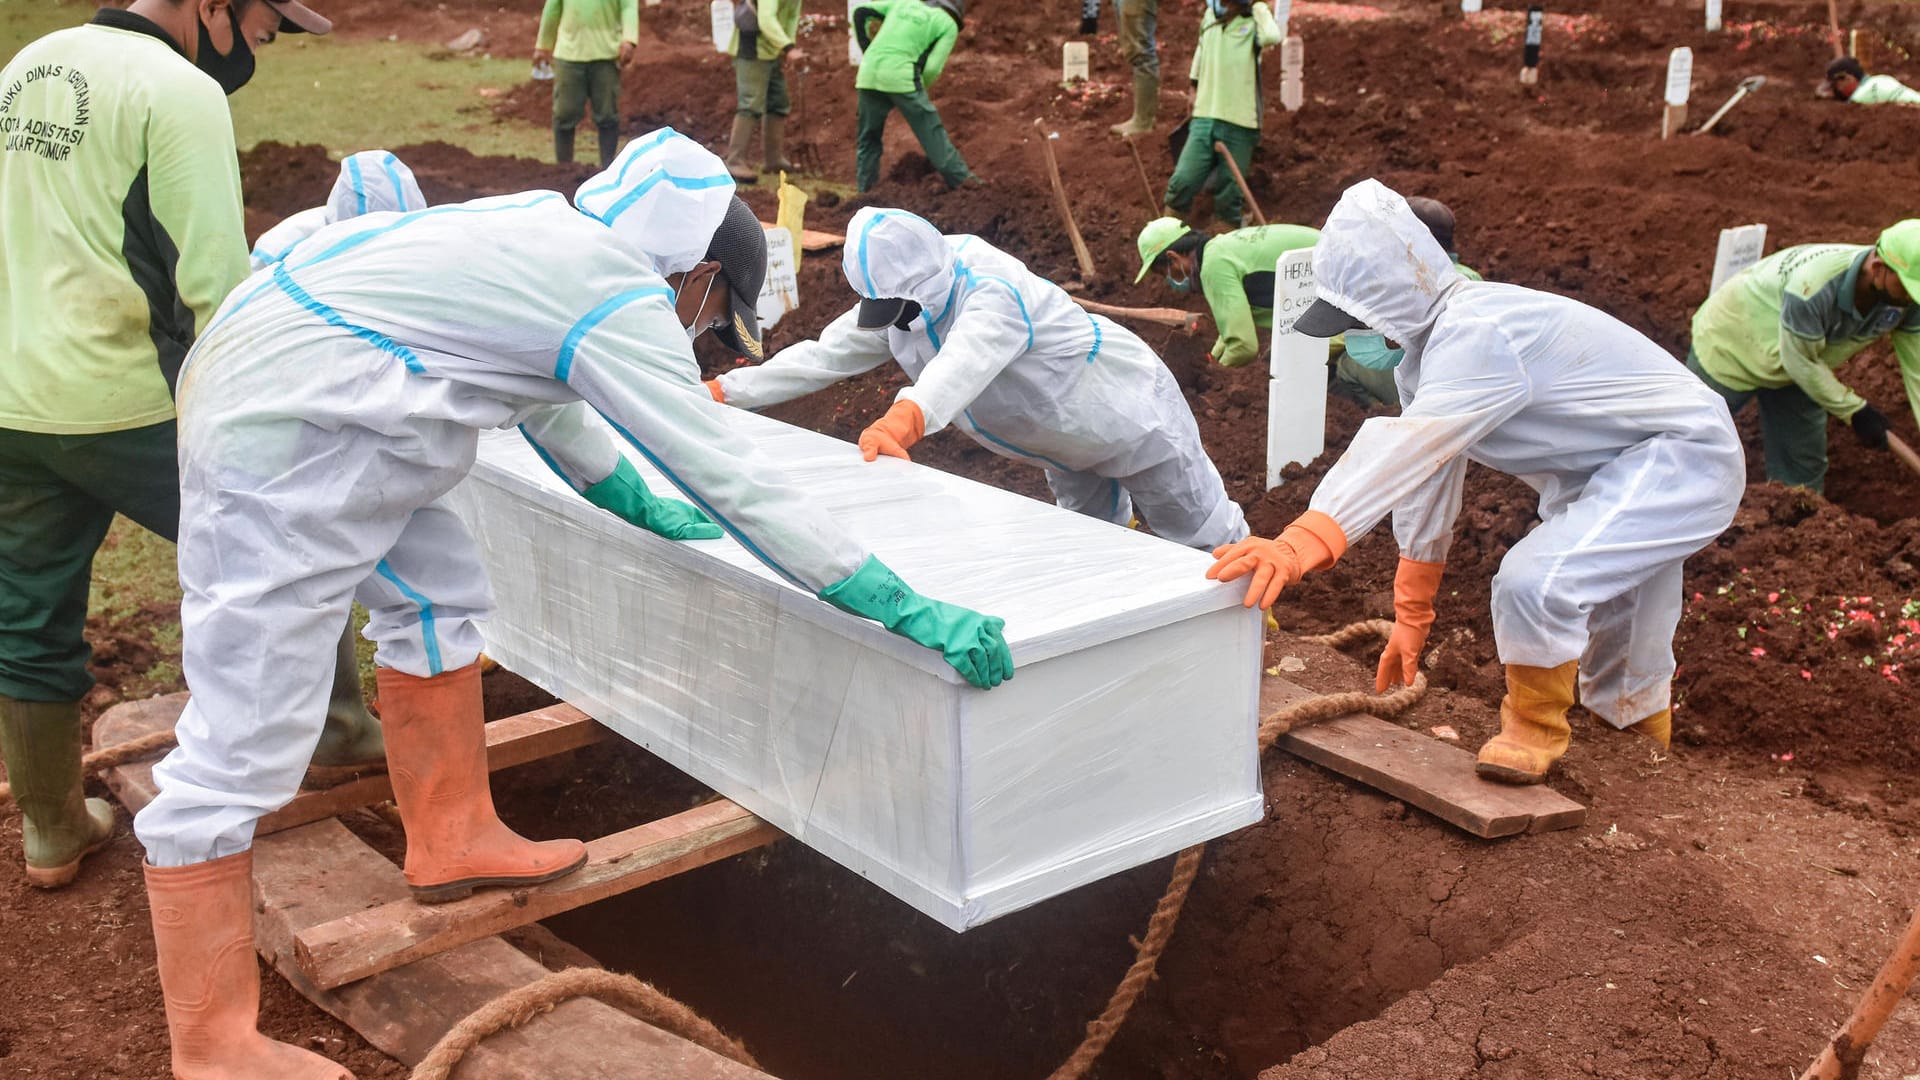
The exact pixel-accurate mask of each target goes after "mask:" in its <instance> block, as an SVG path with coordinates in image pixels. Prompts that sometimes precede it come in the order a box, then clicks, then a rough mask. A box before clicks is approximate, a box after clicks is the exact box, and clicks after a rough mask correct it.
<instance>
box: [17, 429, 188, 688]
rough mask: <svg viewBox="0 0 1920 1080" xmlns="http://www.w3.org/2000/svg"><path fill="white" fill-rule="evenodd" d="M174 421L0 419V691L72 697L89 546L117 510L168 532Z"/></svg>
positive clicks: (77, 684) (175, 500)
mask: <svg viewBox="0 0 1920 1080" xmlns="http://www.w3.org/2000/svg"><path fill="white" fill-rule="evenodd" d="M174 461H175V457H174V424H173V421H171V420H169V421H167V422H166V423H164V424H154V425H153V426H151V427H143V428H134V429H132V430H130V431H115V432H110V433H108V434H104V435H43V434H39V433H36V432H30V431H13V430H9V429H5V428H0V696H5V697H10V698H13V699H15V700H18V701H48V702H57V701H77V700H79V699H80V698H82V697H85V696H86V693H87V691H88V690H90V689H92V688H93V676H91V675H89V674H88V673H87V660H88V659H89V658H90V657H91V656H92V655H93V651H92V649H90V648H89V647H88V646H87V640H86V637H85V636H84V635H83V631H84V630H85V629H86V625H87V587H88V584H89V583H90V581H91V579H92V575H93V553H94V552H95V551H96V550H98V549H99V547H100V541H101V540H103V539H104V538H105V537H106V535H107V529H108V527H109V526H111V525H112V524H113V515H114V513H115V512H116V511H118V512H119V513H122V514H125V515H126V516H128V517H130V518H132V519H133V520H134V521H136V522H138V523H139V524H140V525H142V526H143V527H145V528H147V529H150V530H152V531H153V532H155V533H157V534H159V535H161V536H164V537H166V538H167V539H168V540H172V539H174V538H175V536H176V534H177V533H178V532H179V528H180V481H179V477H178V474H177V471H176V466H175V464H174Z"/></svg>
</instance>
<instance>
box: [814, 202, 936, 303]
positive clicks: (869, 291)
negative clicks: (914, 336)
mask: <svg viewBox="0 0 1920 1080" xmlns="http://www.w3.org/2000/svg"><path fill="white" fill-rule="evenodd" d="M953 263H954V258H953V251H952V249H950V248H948V247H947V238H946V237H944V236H942V235H940V230H939V229H936V228H934V227H933V224H932V223H931V222H929V221H927V220H926V219H925V218H921V217H919V216H916V215H914V214H910V213H908V212H906V211H905V210H883V209H879V208H877V207H871V206H869V207H865V208H862V209H861V210H860V212H858V213H856V214H854V215H853V220H852V221H849V222H848V223H847V246H846V248H845V249H844V251H843V252H842V254H841V256H840V265H841V268H842V269H843V270H844V271H845V272H846V275H847V284H849V285H851V286H853V291H854V292H857V293H859V294H860V295H861V296H863V297H865V298H866V299H868V300H912V301H914V302H915V303H917V304H919V305H920V306H921V308H923V309H924V310H925V311H926V312H927V313H928V315H927V317H928V318H937V317H939V315H940V314H941V313H943V312H944V311H946V308H947V297H948V296H949V295H951V294H952V292H953Z"/></svg>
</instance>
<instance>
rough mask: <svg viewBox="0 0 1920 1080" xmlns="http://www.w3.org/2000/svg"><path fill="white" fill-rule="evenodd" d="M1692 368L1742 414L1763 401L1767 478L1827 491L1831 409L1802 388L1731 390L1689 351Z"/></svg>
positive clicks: (1762, 436)
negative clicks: (1821, 404)
mask: <svg viewBox="0 0 1920 1080" xmlns="http://www.w3.org/2000/svg"><path fill="white" fill-rule="evenodd" d="M1687 370H1688V371H1691V372H1693V373H1694V374H1695V375H1698V376H1700V381H1702V382H1704V383H1706V384H1707V385H1708V386H1710V387H1712V388H1713V392H1714V393H1716V394H1719V395H1720V396H1721V397H1723V398H1725V399H1726V401H1727V408H1728V410H1730V411H1731V412H1733V413H1735V414H1736V415H1737V414H1738V413H1739V412H1740V410H1741V409H1744V408H1746V405H1747V402H1749V401H1757V402H1759V403H1760V442H1761V444H1762V446H1763V447H1764V448H1765V450H1766V458H1767V479H1769V480H1778V481H1779V482H1781V483H1783V484H1786V485H1787V486H1788V487H1801V488H1807V489H1808V490H1811V491H1816V492H1818V491H1824V490H1826V486H1827V410H1825V409H1823V408H1821V407H1820V406H1819V404H1818V403H1817V402H1815V401H1814V400H1813V399H1812V398H1810V397H1808V396H1807V393H1806V391H1804V390H1802V389H1800V388H1799V387H1798V386H1792V385H1788V386H1782V387H1778V388H1775V389H1769V390H1731V389H1728V388H1727V387H1725V386H1722V385H1720V384H1719V383H1717V382H1715V381H1714V379H1713V376H1711V375H1709V374H1707V370H1706V369H1705V368H1703V367H1701V366H1700V357H1699V356H1698V355H1697V354H1695V353H1694V351H1693V350H1692V349H1688V350H1687Z"/></svg>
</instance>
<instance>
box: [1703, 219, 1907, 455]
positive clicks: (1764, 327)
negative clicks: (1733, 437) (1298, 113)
mask: <svg viewBox="0 0 1920 1080" xmlns="http://www.w3.org/2000/svg"><path fill="white" fill-rule="evenodd" d="M1917 271H1920V220H1908V221H1902V222H1900V223H1899V224H1897V225H1895V226H1893V227H1892V228H1890V229H1888V230H1887V231H1885V232H1883V233H1881V234H1880V238H1879V240H1878V242H1876V243H1875V244H1873V245H1871V246H1869V245H1862V244H1802V245H1800V246H1798V247H1790V248H1786V249H1784V250H1782V251H1778V252H1775V253H1774V254H1773V255H1771V256H1768V257H1767V258H1765V259H1762V260H1760V261H1759V262H1757V263H1755V264H1753V265H1752V266H1749V267H1747V268H1746V269H1745V270H1742V271H1741V272H1740V273H1738V274H1736V275H1734V277H1733V279H1732V280H1730V281H1728V282H1727V283H1726V284H1724V285H1722V286H1721V287H1720V289H1719V291H1718V292H1715V293H1714V294H1713V295H1712V296H1710V297H1708V298H1707V302H1706V303H1705V304H1702V305H1701V306H1700V310H1699V311H1696V312H1694V315H1693V342H1692V344H1691V346H1690V347H1689V348H1688V350H1687V367H1688V368H1690V369H1692V371H1693V372H1694V374H1696V375H1699V376H1700V377H1701V378H1702V379H1704V380H1706V383H1707V385H1708V386H1711V387H1713V388H1714V389H1715V390H1717V391H1719V393H1720V396H1721V397H1723V398H1725V399H1726V401H1727V406H1728V407H1729V408H1730V409H1732V410H1733V411H1735V412H1738V411H1739V410H1740V409H1741V408H1742V407H1744V406H1745V405H1746V403H1747V402H1749V401H1753V400H1758V401H1759V403H1760V434H1761V439H1762V440H1763V441H1764V443H1765V448H1766V458H1767V479H1769V480H1778V481H1780V482H1781V483H1783V484H1790V485H1792V486H1794V487H1804V488H1810V489H1812V490H1814V491H1820V490H1822V488H1823V487H1824V485H1825V483H1826V476H1827V417H1829V416H1831V417H1833V418H1835V419H1837V420H1844V421H1846V422H1847V423H1848V424H1850V425H1851V426H1852V427H1853V433H1854V435H1855V437H1857V438H1858V439H1859V440H1860V442H1861V443H1862V444H1863V445H1865V446H1869V447H1873V448H1875V449H1880V450H1884V449H1886V448H1887V418H1886V416H1885V414H1883V413H1881V412H1880V410H1878V409H1876V408H1874V407H1873V406H1872V405H1869V404H1868V403H1867V401H1866V399H1865V398H1862V397H1861V396H1860V395H1859V394H1856V393H1854V392H1853V391H1852V390H1851V389H1848V388H1847V386H1846V385H1845V384H1843V383H1842V382H1841V381H1840V379H1839V378H1838V376H1836V375H1835V374H1834V372H1835V371H1836V370H1837V369H1838V368H1839V367H1840V366H1841V365H1842V364H1844V363H1846V362H1847V361H1848V360H1849V359H1851V358H1852V357H1853V355H1854V354H1855V353H1858V352H1859V351H1860V350H1861V349H1864V348H1866V347H1867V346H1868V345H1870V344H1872V343H1873V342H1875V341H1878V340H1879V339H1880V338H1882V337H1887V336H1889V335H1891V337H1892V339H1893V353H1894V356H1895V357H1897V358H1898V360H1899V363H1900V376H1901V379H1902V381H1903V382H1904V383H1905V384H1906V390H1907V401H1908V403H1909V404H1910V405H1911V406H1912V408H1913V410H1914V415H1915V417H1916V418H1917V419H1920V306H1916V305H1915V303H1914V299H1913V297H1914V296H1915V295H1917V294H1920V272H1917Z"/></svg>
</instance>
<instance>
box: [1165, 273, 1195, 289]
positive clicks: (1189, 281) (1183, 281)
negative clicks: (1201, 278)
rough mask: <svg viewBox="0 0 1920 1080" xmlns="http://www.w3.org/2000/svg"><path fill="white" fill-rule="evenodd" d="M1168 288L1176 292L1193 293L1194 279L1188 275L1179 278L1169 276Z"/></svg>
mask: <svg viewBox="0 0 1920 1080" xmlns="http://www.w3.org/2000/svg"><path fill="white" fill-rule="evenodd" d="M1167 287H1168V288H1169V289H1172V290H1173V291H1174V292H1192V291H1193V277H1192V275H1188V276H1187V277H1183V278H1177V277H1174V276H1173V275H1172V274H1168V275H1167Z"/></svg>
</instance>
